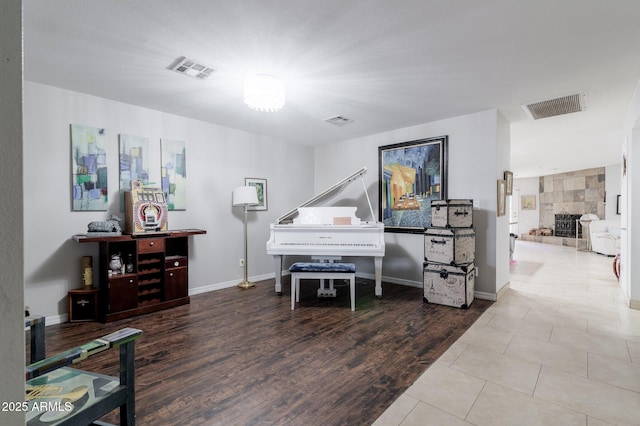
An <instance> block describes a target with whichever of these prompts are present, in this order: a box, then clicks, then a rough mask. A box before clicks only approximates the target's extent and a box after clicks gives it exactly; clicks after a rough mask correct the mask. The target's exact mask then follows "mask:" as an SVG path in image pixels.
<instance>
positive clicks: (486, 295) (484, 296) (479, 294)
mask: <svg viewBox="0 0 640 426" xmlns="http://www.w3.org/2000/svg"><path fill="white" fill-rule="evenodd" d="M473 295H474V296H475V298H476V299H482V300H491V301H493V302H495V301H497V300H498V297H497V296H496V295H495V294H494V293H486V292H484V291H476V292H474V293H473Z"/></svg>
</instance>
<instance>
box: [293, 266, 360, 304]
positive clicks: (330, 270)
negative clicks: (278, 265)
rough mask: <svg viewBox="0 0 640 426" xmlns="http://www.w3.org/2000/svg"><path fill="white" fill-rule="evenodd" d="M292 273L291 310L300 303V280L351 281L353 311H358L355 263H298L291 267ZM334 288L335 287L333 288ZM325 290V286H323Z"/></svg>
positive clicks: (350, 290) (350, 295) (350, 293)
mask: <svg viewBox="0 0 640 426" xmlns="http://www.w3.org/2000/svg"><path fill="white" fill-rule="evenodd" d="M289 272H291V310H292V311H293V310H295V308H296V302H299V301H300V280H301V279H303V280H304V279H319V280H321V281H322V280H325V279H329V280H335V279H345V280H349V297H350V299H351V310H352V311H355V310H356V265H355V264H353V263H322V262H296V263H294V264H293V265H291V267H289ZM332 287H333V286H332ZM323 288H324V286H323Z"/></svg>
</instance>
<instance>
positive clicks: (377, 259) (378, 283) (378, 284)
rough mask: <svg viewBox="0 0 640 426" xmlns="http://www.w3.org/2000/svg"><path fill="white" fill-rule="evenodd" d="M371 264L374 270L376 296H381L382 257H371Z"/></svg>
mask: <svg viewBox="0 0 640 426" xmlns="http://www.w3.org/2000/svg"><path fill="white" fill-rule="evenodd" d="M373 265H374V267H375V272H376V290H375V291H376V297H377V298H378V299H381V298H382V257H379V256H376V257H374V258H373Z"/></svg>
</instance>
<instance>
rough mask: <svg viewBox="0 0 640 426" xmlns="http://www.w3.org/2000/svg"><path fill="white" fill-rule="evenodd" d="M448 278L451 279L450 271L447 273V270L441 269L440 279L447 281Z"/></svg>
mask: <svg viewBox="0 0 640 426" xmlns="http://www.w3.org/2000/svg"><path fill="white" fill-rule="evenodd" d="M448 277H449V271H447V270H446V269H441V270H440V278H442V279H443V280H446V279H447V278H448Z"/></svg>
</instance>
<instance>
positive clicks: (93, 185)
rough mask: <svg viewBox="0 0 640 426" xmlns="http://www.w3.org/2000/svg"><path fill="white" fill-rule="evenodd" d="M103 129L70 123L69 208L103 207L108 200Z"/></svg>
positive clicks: (99, 209) (79, 209) (104, 133)
mask: <svg viewBox="0 0 640 426" xmlns="http://www.w3.org/2000/svg"><path fill="white" fill-rule="evenodd" d="M108 195H109V188H108V180H107V150H106V131H105V129H101V128H97V127H89V126H82V125H77V124H72V125H71V210H72V211H87V210H97V211H106V210H107V205H108V202H109V197H108Z"/></svg>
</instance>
